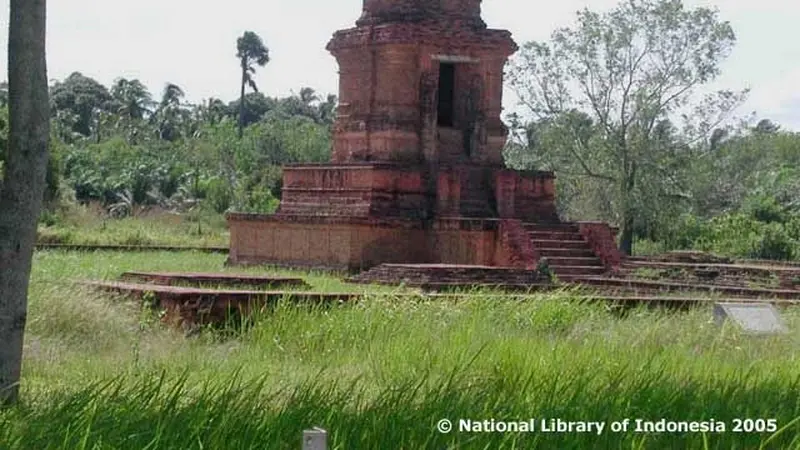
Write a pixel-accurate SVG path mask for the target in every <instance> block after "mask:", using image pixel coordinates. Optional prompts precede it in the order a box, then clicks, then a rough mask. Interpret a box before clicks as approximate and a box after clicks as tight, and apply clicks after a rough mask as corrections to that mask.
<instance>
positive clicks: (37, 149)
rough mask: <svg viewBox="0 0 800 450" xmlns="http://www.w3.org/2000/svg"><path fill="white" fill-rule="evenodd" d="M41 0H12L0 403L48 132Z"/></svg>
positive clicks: (10, 389)
mask: <svg viewBox="0 0 800 450" xmlns="http://www.w3.org/2000/svg"><path fill="white" fill-rule="evenodd" d="M45 15H46V0H11V4H10V21H9V29H8V60H9V61H8V62H9V64H8V80H9V81H8V94H9V104H8V110H9V134H8V158H7V161H6V165H5V168H4V170H5V173H4V178H3V186H2V188H0V342H2V345H0V404H10V403H13V402H15V401H16V400H17V398H18V395H19V381H20V372H21V367H22V342H23V337H24V331H25V325H26V322H27V309H28V308H27V304H28V283H29V279H30V272H31V264H32V260H33V249H34V243H35V240H36V223H37V220H38V217H39V212H40V210H41V206H42V198H43V195H44V189H45V173H46V170H47V162H48V157H49V156H48V153H49V152H48V138H49V134H50V120H49V119H50V100H49V96H48V86H47V62H46V59H45V30H46V22H45Z"/></svg>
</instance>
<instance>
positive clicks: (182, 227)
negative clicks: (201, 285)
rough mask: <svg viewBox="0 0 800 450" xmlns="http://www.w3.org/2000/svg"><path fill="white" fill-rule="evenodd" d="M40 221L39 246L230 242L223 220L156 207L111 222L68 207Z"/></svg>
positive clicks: (95, 212) (209, 244)
mask: <svg viewBox="0 0 800 450" xmlns="http://www.w3.org/2000/svg"><path fill="white" fill-rule="evenodd" d="M42 222H43V223H40V225H39V230H38V242H39V243H41V244H72V245H76V244H77V245H131V246H139V245H142V246H147V245H160V246H190V247H214V246H223V247H225V246H227V245H228V240H229V233H228V231H227V229H226V226H225V225H226V224H225V218H224V217H223V216H222V215H219V214H211V213H204V212H196V213H186V214H173V213H170V212H167V211H164V210H160V209H158V208H156V209H153V210H143V211H137V214H136V216H134V217H127V218H123V219H111V218H106V217H104V216H103V214H101V213H100V212H99V211H98V207H97V206H91V205H89V206H80V205H71V206H69V207H68V208H66V207H65V208H64V209H63V210H61V211H58V212H56V213H45V214H44V215H43V221H42Z"/></svg>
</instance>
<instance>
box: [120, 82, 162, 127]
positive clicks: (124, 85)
mask: <svg viewBox="0 0 800 450" xmlns="http://www.w3.org/2000/svg"><path fill="white" fill-rule="evenodd" d="M111 97H112V99H113V100H114V106H116V111H115V112H116V113H117V114H119V115H120V116H121V117H123V118H126V119H132V120H142V119H144V118H145V116H146V115H147V114H149V113H150V107H151V106H152V104H153V99H152V97H151V96H150V92H149V91H148V90H147V88H146V87H145V86H144V84H142V82H141V81H139V80H135V79H134V80H128V79H125V78H118V79H117V80H116V81H115V82H114V85H113V86H112V87H111Z"/></svg>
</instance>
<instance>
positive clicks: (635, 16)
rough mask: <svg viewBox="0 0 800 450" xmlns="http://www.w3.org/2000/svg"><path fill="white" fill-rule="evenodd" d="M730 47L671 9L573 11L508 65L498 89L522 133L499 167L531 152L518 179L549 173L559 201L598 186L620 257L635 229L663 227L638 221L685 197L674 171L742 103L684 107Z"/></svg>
mask: <svg viewBox="0 0 800 450" xmlns="http://www.w3.org/2000/svg"><path fill="white" fill-rule="evenodd" d="M734 42H735V36H734V33H733V30H732V29H731V27H730V24H729V23H728V22H725V21H723V20H721V19H720V18H719V14H718V12H717V11H716V10H713V9H709V8H702V7H700V8H693V9H687V8H684V6H683V4H682V3H681V2H680V1H674V0H633V1H626V2H622V3H620V4H618V5H617V6H616V7H615V8H614V9H612V10H610V11H608V12H604V13H596V12H593V11H590V10H588V9H585V10H582V11H579V12H578V17H577V24H576V25H575V26H574V27H572V28H562V29H558V30H556V31H555V32H554V33H553V34H552V37H551V39H550V42H548V43H542V42H528V43H526V44H524V45H523V46H522V50H521V52H520V54H519V55H518V56H517V58H516V59H515V60H514V61H513V64H512V68H511V70H510V71H509V80H510V84H511V87H512V88H513V89H514V90H515V91H516V92H517V94H518V96H519V97H520V99H522V102H523V104H524V105H526V106H527V107H528V109H529V111H528V112H529V113H530V117H529V119H530V122H529V123H524V122H521V121H520V120H517V121H516V122H517V123H516V124H515V125H516V126H518V127H519V128H520V129H519V130H518V132H517V134H516V137H517V140H516V141H517V142H515V144H514V145H515V146H516V147H517V148H516V149H514V150H513V151H512V152H510V153H509V156H511V157H516V158H519V157H520V156H521V154H524V153H525V150H527V151H528V152H533V153H535V154H536V156H535V157H532V158H527V161H525V163H527V164H531V165H532V167H529V168H535V169H547V170H555V171H556V172H557V174H558V176H559V179H560V180H561V183H562V184H566V185H568V187H567V188H566V189H567V190H572V191H580V190H579V189H578V188H576V187H575V185H576V184H579V183H583V182H582V181H581V180H579V178H592V179H594V180H595V183H597V184H601V189H602V190H603V191H604V194H605V195H604V196H605V197H606V198H608V200H607V202H608V205H607V206H608V207H609V209H610V214H609V216H610V217H601V218H602V219H612V220H614V221H616V222H618V223H619V224H620V225H621V241H622V242H621V246H622V247H623V250H625V251H626V252H629V251H630V247H631V244H632V238H633V236H634V233H635V232H636V230H637V228H638V229H642V228H644V229H645V230H646V229H647V228H648V227H650V226H652V224H653V223H656V222H659V221H662V220H663V219H664V217H660V216H659V215H649V214H648V213H649V212H650V211H651V210H652V208H650V206H651V205H654V204H661V203H664V202H665V201H669V200H672V199H674V198H684V197H686V192H685V188H684V185H685V181H686V180H685V178H684V175H685V172H682V171H676V170H675V169H676V168H679V167H686V166H687V165H688V164H690V161H692V160H693V159H696V158H697V152H696V151H694V150H695V149H692V147H691V145H690V143H691V142H692V141H694V140H696V139H698V138H699V137H703V136H705V135H706V134H708V133H710V132H711V128H713V126H714V125H713V124H716V123H718V122H719V117H720V116H722V117H724V116H725V114H727V113H728V112H730V111H731V110H732V109H733V108H734V107H735V106H737V105H738V104H739V103H741V101H742V100H743V98H744V94H745V93H733V92H728V91H722V92H718V93H715V94H713V95H711V96H708V97H706V98H705V99H703V100H702V101H697V102H695V101H694V100H693V97H692V94H693V92H694V90H695V89H696V88H697V87H699V86H700V85H702V84H705V83H708V82H710V81H712V80H713V79H714V78H716V76H717V75H719V73H720V64H721V62H722V61H723V60H724V59H725V58H726V57H727V55H728V54H729V53H730V51H731V49H732V47H733V44H734ZM692 103H694V104H692ZM680 118H682V119H683V121H684V122H685V123H677V122H676V121H677V120H678V119H680ZM523 149H524V150H523ZM519 163H520V161H512V164H514V165H519ZM523 164H524V163H523ZM569 185H572V186H571V187H569ZM581 212H582V211H578V212H577V213H578V214H575V215H578V216H580V214H581ZM637 221H638V223H637ZM645 232H646V231H645Z"/></svg>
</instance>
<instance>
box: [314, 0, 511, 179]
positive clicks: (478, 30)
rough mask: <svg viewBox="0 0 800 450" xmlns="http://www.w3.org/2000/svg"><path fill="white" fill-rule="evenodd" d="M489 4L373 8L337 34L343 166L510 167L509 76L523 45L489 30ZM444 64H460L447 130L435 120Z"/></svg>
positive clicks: (408, 1)
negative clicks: (506, 148)
mask: <svg viewBox="0 0 800 450" xmlns="http://www.w3.org/2000/svg"><path fill="white" fill-rule="evenodd" d="M480 3H481V2H480V0H439V1H437V0H426V1H420V0H394V1H389V0H374V1H365V3H364V11H363V15H362V17H361V19H360V20H359V21H358V22H357V24H356V25H357V26H356V27H355V28H350V29H346V30H341V31H339V32H337V33H335V34H334V36H333V38H332V39H331V41H330V42H329V44H328V46H327V48H328V50H329V51H330V52H331V53H332V54H333V55H334V56H335V57H336V59H337V62H338V64H339V69H340V81H339V100H340V105H339V110H338V117H337V119H336V124H335V132H334V149H333V160H334V161H335V162H350V161H411V162H414V161H416V162H420V161H427V162H433V163H435V162H448V161H449V162H465V161H474V162H479V163H491V164H495V165H502V147H503V144H504V142H505V138H506V136H507V130H506V127H505V126H504V125H503V123H502V121H501V120H500V114H501V111H502V89H503V87H502V84H503V83H502V79H503V68H504V66H505V63H506V60H507V59H508V57H509V56H510V55H511V54H512V53H514V52H515V51H516V50H517V45H516V43H514V41H513V40H512V39H511V34H510V33H509V32H508V31H505V30H492V29H488V28H487V27H486V24H485V23H483V21H482V20H481V18H480ZM452 57H455V59H452ZM442 58H445V60H447V61H449V62H456V72H455V83H454V93H455V98H454V123H453V124H452V126H448V127H439V126H438V125H437V121H436V116H437V115H436V110H437V87H438V83H439V65H440V61H442V60H443V59H442ZM448 58H451V59H448ZM467 148H469V150H467Z"/></svg>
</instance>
